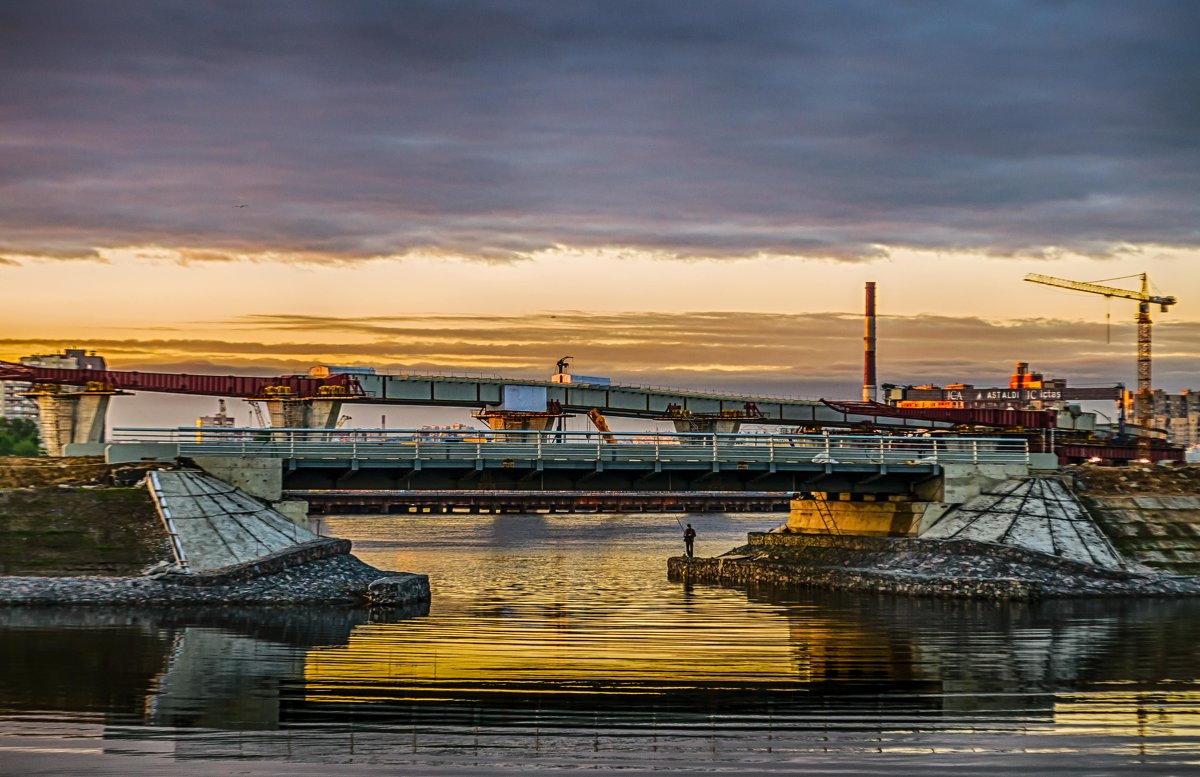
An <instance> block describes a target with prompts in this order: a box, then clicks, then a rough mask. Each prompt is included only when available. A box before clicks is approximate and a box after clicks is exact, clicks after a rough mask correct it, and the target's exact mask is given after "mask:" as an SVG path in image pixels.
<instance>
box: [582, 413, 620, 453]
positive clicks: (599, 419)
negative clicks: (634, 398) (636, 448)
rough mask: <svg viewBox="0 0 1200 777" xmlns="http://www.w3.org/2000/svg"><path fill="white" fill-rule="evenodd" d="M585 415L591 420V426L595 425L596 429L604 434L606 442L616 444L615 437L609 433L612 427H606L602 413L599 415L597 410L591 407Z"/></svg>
mask: <svg viewBox="0 0 1200 777" xmlns="http://www.w3.org/2000/svg"><path fill="white" fill-rule="evenodd" d="M587 417H588V420H590V421H591V422H592V426H594V427H596V431H597V432H600V433H601V434H602V435H603V436H604V441H605V442H606V443H608V444H609V445H616V444H617V438H616V437H613V436H612V434H610V432H612V429H609V428H608V421H607V420H606V419H605V418H604V416H603V415H601V413H600V411H599V410H597V409H596V408H594V407H593V408H592V409H591V410H589V411H587Z"/></svg>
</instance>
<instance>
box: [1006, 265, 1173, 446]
mask: <svg viewBox="0 0 1200 777" xmlns="http://www.w3.org/2000/svg"><path fill="white" fill-rule="evenodd" d="M1126 277H1128V278H1141V280H1142V290H1141V291H1130V290H1129V289H1118V288H1116V287H1115V286H1101V285H1099V284H1096V283H1085V282H1083V281H1069V280H1067V279H1066V278H1054V277H1051V276H1049V275H1038V274H1037V273H1030V274H1028V275H1026V276H1025V280H1027V281H1029V282H1030V283H1041V284H1044V285H1046V286H1057V287H1058V288H1060V289H1071V290H1072V291H1085V292H1088V293H1089V294H1101V295H1103V296H1105V297H1119V298H1121V299H1131V300H1134V301H1135V302H1137V303H1138V313H1137V317H1136V319H1135V320H1136V321H1137V398H1136V400H1135V401H1134V405H1133V418H1134V423H1136V424H1137V425H1138V426H1142V427H1146V426H1149V425H1150V306H1151V305H1158V306H1159V309H1160V310H1161V311H1162V312H1163V313H1166V312H1167V308H1169V307H1170V306H1171V305H1174V304H1175V301H1176V300H1175V298H1174V297H1162V296H1158V295H1155V294H1151V293H1150V279H1149V278H1147V277H1146V273H1140V274H1139V275H1128V276H1126ZM1111 280H1121V279H1120V278H1112V279H1111Z"/></svg>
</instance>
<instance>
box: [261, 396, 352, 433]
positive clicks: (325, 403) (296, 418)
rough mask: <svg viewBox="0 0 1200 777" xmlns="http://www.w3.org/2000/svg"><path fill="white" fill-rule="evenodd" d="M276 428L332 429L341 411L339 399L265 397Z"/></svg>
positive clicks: (272, 422)
mask: <svg viewBox="0 0 1200 777" xmlns="http://www.w3.org/2000/svg"><path fill="white" fill-rule="evenodd" d="M264 402H265V403H266V405H267V413H268V414H269V415H270V418H271V426H272V427H274V428H276V429H333V428H334V427H336V426H337V422H338V418H339V417H340V414H341V412H342V401H341V400H340V399H267V400H264Z"/></svg>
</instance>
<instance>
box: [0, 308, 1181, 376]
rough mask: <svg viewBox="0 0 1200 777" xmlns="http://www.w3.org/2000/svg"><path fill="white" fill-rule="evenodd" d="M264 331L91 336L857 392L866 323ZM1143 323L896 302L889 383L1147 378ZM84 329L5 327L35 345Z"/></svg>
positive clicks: (190, 346) (434, 323)
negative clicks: (1015, 317)
mask: <svg viewBox="0 0 1200 777" xmlns="http://www.w3.org/2000/svg"><path fill="white" fill-rule="evenodd" d="M233 323H234V324H237V325H239V326H241V327H243V328H245V329H246V330H247V331H248V332H253V334H254V339H252V340H251V339H244V340H232V339H231V340H219V339H199V338H197V339H186V338H172V337H164V338H155V339H98V340H91V341H88V342H87V343H84V344H83V346H85V347H87V348H90V349H95V350H97V351H99V352H100V353H102V354H104V355H105V356H107V357H108V358H109V361H110V364H111V366H113V367H114V368H117V369H143V370H159V371H181V372H188V371H199V372H208V373H257V374H286V373H295V372H303V371H304V370H306V369H307V368H308V367H309V366H311V365H313V364H316V363H326V364H338V365H348V364H359V365H366V366H373V367H376V368H379V369H381V370H388V371H396V372H443V373H458V374H480V373H485V374H499V375H506V376H512V377H514V378H544V377H546V376H548V375H550V374H551V373H552V372H553V371H554V363H555V362H556V361H557V360H558V359H559V358H561V357H563V356H565V355H571V356H574V357H575V362H574V364H575V368H576V369H577V370H578V371H579V372H582V373H585V374H591V375H595V374H599V375H609V376H611V377H612V378H613V380H614V381H615V382H622V383H634V384H654V385H673V386H679V387H685V388H686V387H692V388H721V389H727V390H737V391H743V392H750V393H771V394H790V395H794V396H795V395H799V396H816V395H824V396H840V397H848V396H849V397H852V396H855V395H857V393H858V388H857V387H859V386H861V374H862V373H861V369H862V367H861V365H862V361H861V359H862V355H861V354H862V321H861V318H859V317H858V316H856V315H849V314H796V315H774V314H761V313H753V312H704V311H697V312H691V313H681V314H668V313H639V312H629V313H608V314H603V313H584V312H579V311H557V312H548V313H542V314H533V315H516V316H482V315H481V316H471V315H459V316H419V317H418V316H413V317H403V316H397V317H391V318H382V319H371V320H360V319H357V318H351V317H345V318H343V317H333V316H287V315H266V316H250V317H246V318H244V319H239V320H238V321H236V322H233ZM1133 329H1134V328H1133V326H1132V325H1124V324H1123V325H1120V326H1114V327H1113V332H1112V335H1113V336H1112V342H1111V343H1109V342H1106V336H1105V335H1106V333H1105V328H1104V325H1103V324H1093V323H1085V322H1077V321H1064V320H1056V319H1033V320H1025V321H1019V322H996V321H988V320H984V319H979V318H970V317H967V318H954V317H949V316H886V317H883V318H881V319H880V323H879V374H880V380H881V382H891V383H897V384H920V383H925V382H933V383H943V384H944V383H948V382H968V383H973V384H975V385H978V386H995V385H1006V384H1007V380H1008V375H1009V373H1010V372H1011V371H1012V365H1013V362H1016V361H1026V362H1030V363H1031V365H1032V367H1033V369H1035V370H1037V371H1040V372H1043V373H1045V374H1046V375H1047V376H1048V377H1051V376H1053V377H1063V378H1066V379H1067V380H1068V381H1069V383H1070V384H1071V385H1076V386H1083V385H1112V384H1113V383H1116V382H1123V383H1125V384H1126V385H1132V384H1133V382H1134V380H1133V378H1134V371H1135V370H1134V364H1135V361H1134V350H1135V349H1134V338H1135V333H1134V331H1133ZM1198 343H1200V322H1169V323H1162V324H1158V325H1156V327H1155V353H1156V358H1155V366H1154V370H1155V373H1154V374H1155V379H1156V380H1155V383H1156V385H1157V386H1160V387H1162V388H1166V389H1169V390H1174V391H1178V390H1181V389H1184V388H1200V387H1198V386H1197V385H1196V383H1195V380H1196V374H1195V364H1196V363H1197V359H1198V358H1200V345H1197V344H1198ZM79 345H80V344H79V343H59V342H56V341H53V340H18V339H9V340H0V351H2V352H5V353H13V354H17V353H29V352H37V351H47V350H54V349H57V348H60V347H63V346H73V347H79Z"/></svg>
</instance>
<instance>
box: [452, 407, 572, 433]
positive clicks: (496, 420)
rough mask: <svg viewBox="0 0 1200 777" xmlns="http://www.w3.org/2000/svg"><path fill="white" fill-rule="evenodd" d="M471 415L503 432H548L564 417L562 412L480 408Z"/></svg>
mask: <svg viewBox="0 0 1200 777" xmlns="http://www.w3.org/2000/svg"><path fill="white" fill-rule="evenodd" d="M471 415H472V416H473V417H475V418H478V419H479V420H480V421H483V422H484V423H485V424H487V425H488V428H489V429H494V430H496V431H503V432H547V431H550V428H551V427H552V426H553V425H554V422H555V421H557V420H558V419H559V418H561V417H562V413H553V412H548V413H537V412H529V411H524V410H480V411H478V412H476V413H472V414H471Z"/></svg>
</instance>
